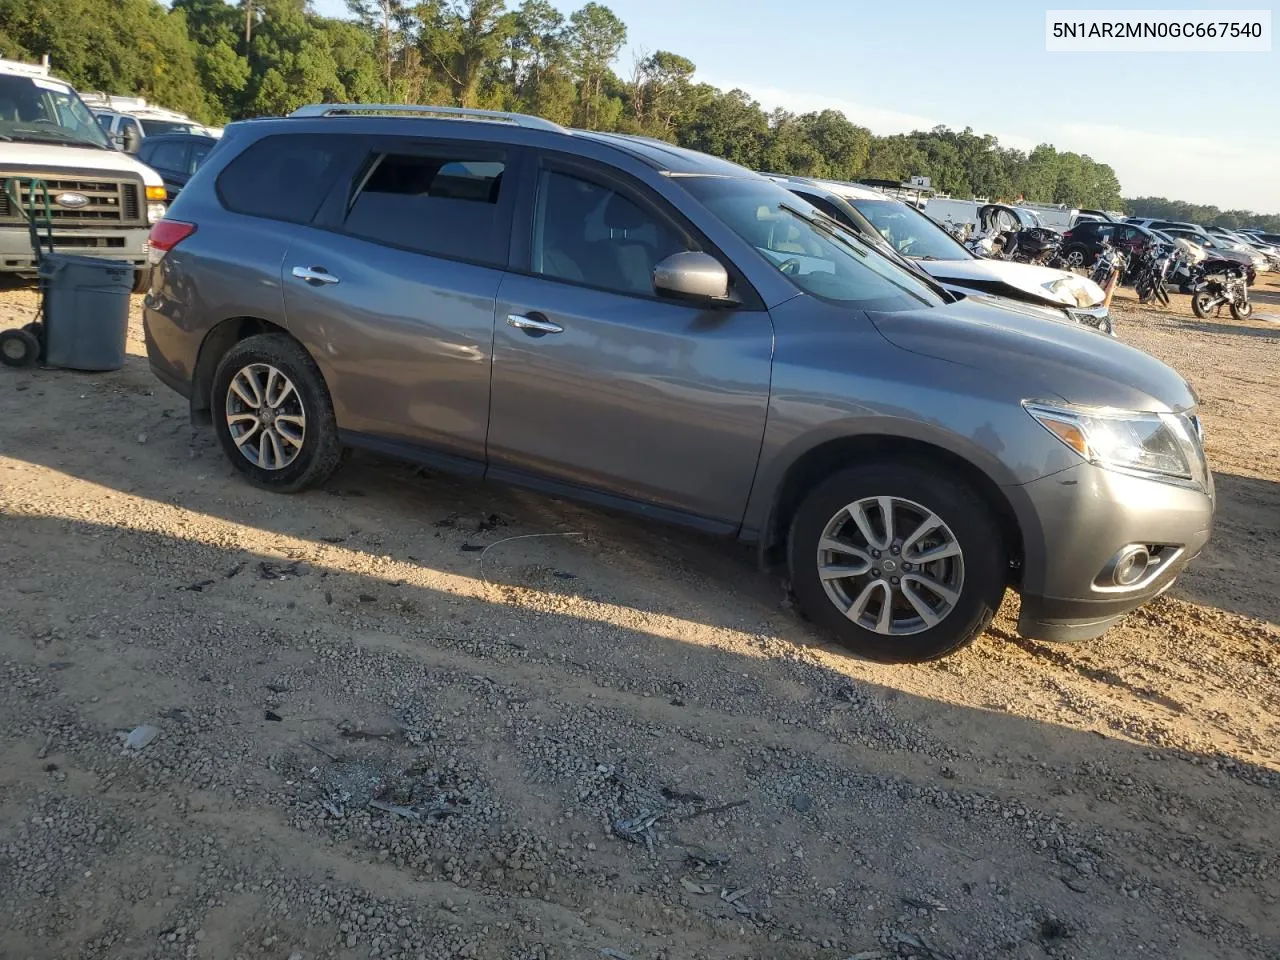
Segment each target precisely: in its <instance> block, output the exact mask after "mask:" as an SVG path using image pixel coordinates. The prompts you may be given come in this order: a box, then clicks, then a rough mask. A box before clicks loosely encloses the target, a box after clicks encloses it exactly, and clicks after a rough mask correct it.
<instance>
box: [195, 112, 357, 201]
mask: <svg viewBox="0 0 1280 960" xmlns="http://www.w3.org/2000/svg"><path fill="white" fill-rule="evenodd" d="M349 155H350V149H349V148H348V147H347V146H346V144H345V143H344V141H343V139H342V138H339V137H332V136H325V135H320V134H278V135H275V136H269V137H263V138H262V139H261V140H257V141H255V142H254V143H252V144H250V145H249V146H248V147H247V148H246V149H245V151H244V152H243V153H241V154H240V155H239V156H238V157H236V158H235V159H234V160H232V161H231V162H230V163H229V164H227V166H226V168H225V169H223V171H222V172H221V173H220V174H218V180H217V193H218V199H219V200H221V201H222V205H223V206H224V207H226V208H227V209H228V210H231V211H232V212H234V213H242V214H245V215H247V216H251V217H264V218H266V219H268V220H286V221H288V222H290V223H310V222H311V219H312V218H313V217H314V216H315V215H316V211H317V210H318V209H319V208H320V204H321V203H322V202H323V201H324V198H325V196H326V195H327V194H328V192H329V190H330V189H331V188H332V187H333V183H334V181H335V180H336V179H337V177H338V174H339V172H340V171H341V169H342V166H343V164H344V163H345V162H346V159H347V157H348V156H349Z"/></svg>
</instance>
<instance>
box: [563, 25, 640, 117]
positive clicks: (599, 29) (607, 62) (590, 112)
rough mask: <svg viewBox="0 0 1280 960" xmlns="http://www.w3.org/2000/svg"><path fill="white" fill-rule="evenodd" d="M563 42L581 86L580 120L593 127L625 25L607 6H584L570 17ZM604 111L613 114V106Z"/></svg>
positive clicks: (602, 102) (622, 39) (603, 105)
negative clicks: (565, 41)
mask: <svg viewBox="0 0 1280 960" xmlns="http://www.w3.org/2000/svg"><path fill="white" fill-rule="evenodd" d="M566 40H567V53H568V60H569V63H570V65H571V66H572V68H573V71H574V73H575V74H576V76H577V78H578V80H579V82H580V84H581V89H580V92H579V96H578V100H579V103H580V105H581V109H580V111H579V117H580V121H581V123H582V124H583V125H584V126H588V127H590V126H595V125H597V121H598V120H599V119H600V113H601V110H602V108H605V104H604V92H603V87H604V82H605V78H606V76H609V75H611V74H612V70H611V69H610V67H611V64H612V63H613V62H614V61H615V60H617V59H618V51H620V50H621V49H622V45H623V44H624V43H626V42H627V27H626V24H624V23H623V22H622V21H621V20H619V19H618V17H617V15H615V14H614V12H613V11H612V10H610V9H609V8H608V7H606V6H603V5H602V4H599V3H594V2H591V3H587V4H586V5H585V6H583V7H582V8H580V9H578V10H575V11H574V12H573V13H572V14H571V15H570V16H569V29H568V35H567V37H566ZM607 109H608V110H609V112H610V113H613V112H614V109H613V107H612V105H609V106H608V107H607ZM615 119H616V118H615ZM600 125H601V126H603V124H600Z"/></svg>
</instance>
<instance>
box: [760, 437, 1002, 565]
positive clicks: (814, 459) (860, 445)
mask: <svg viewBox="0 0 1280 960" xmlns="http://www.w3.org/2000/svg"><path fill="white" fill-rule="evenodd" d="M872 461H874V462H879V463H883V462H885V461H892V462H895V463H909V464H919V465H924V466H928V467H930V468H933V469H937V470H944V471H947V472H948V473H951V474H955V475H958V476H960V477H961V478H962V479H963V480H964V482H965V483H966V484H968V485H969V486H970V487H971V488H973V490H974V491H975V492H976V493H977V494H978V495H979V496H981V497H982V499H983V500H985V501H986V503H987V505H988V506H989V507H990V508H991V512H992V514H993V515H994V516H995V518H996V522H997V523H998V524H999V525H1000V533H1001V536H1002V537H1003V539H1004V543H1005V550H1006V553H1007V555H1008V557H1009V561H1010V580H1011V581H1013V580H1016V579H1017V578H1018V577H1019V576H1020V574H1021V570H1022V556H1023V548H1022V531H1021V529H1020V528H1019V526H1018V519H1017V516H1016V515H1015V514H1014V512H1013V507H1012V506H1011V505H1010V503H1009V500H1008V498H1006V497H1005V495H1004V493H1003V492H1001V490H1000V487H999V485H998V484H996V483H995V481H993V480H992V479H991V478H990V477H988V476H987V474H986V473H984V472H983V471H982V470H980V469H979V468H978V467H976V466H974V465H973V464H972V463H970V462H969V461H968V460H966V459H964V457H961V456H958V455H957V454H954V453H952V452H951V451H949V450H944V449H943V448H942V447H936V446H934V445H933V444H930V443H925V442H923V441H920V440H910V439H907V438H905V437H889V436H862V437H843V438H840V439H838V440H829V441H827V442H826V443H823V444H819V445H818V446H817V447H814V448H813V449H812V450H810V451H809V452H808V453H806V454H804V456H802V457H800V459H799V460H797V461H796V462H795V463H793V464H792V465H791V467H790V468H789V469H788V470H787V475H786V476H785V477H784V478H783V481H782V485H781V486H780V487H779V490H778V495H777V497H776V499H775V501H774V506H773V512H772V514H771V516H770V519H769V524H768V529H767V530H766V531H765V536H764V537H763V538H762V548H763V551H762V552H763V558H764V560H765V562H766V564H768V565H769V566H781V565H782V564H783V563H785V553H786V542H787V536H788V532H789V530H790V528H791V520H792V518H793V517H794V516H795V512H796V510H797V509H799V507H800V504H801V502H802V501H803V500H804V498H805V496H806V495H807V494H808V493H809V491H810V490H812V489H813V488H814V487H816V486H817V485H818V484H820V483H821V482H822V481H823V480H825V479H826V478H827V477H829V476H831V474H833V473H835V472H836V471H837V470H841V469H843V468H845V467H848V466H852V465H854V464H858V463H868V462H872Z"/></svg>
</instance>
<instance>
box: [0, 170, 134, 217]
mask: <svg viewBox="0 0 1280 960" xmlns="http://www.w3.org/2000/svg"><path fill="white" fill-rule="evenodd" d="M11 176H12V175H10V176H4V175H0V191H3V192H0V221H3V222H5V223H15V222H17V223H25V222H26V217H25V216H24V214H25V212H26V211H27V210H28V209H30V203H31V198H30V194H31V176H30V175H27V174H23V175H22V176H21V177H18V178H17V181H18V199H19V201H20V203H21V209H14V206H13V202H12V201H11V200H10V199H9V194H8V189H7V187H8V181H9V179H10V177H11ZM35 176H36V177H38V178H39V179H41V180H43V181H44V183H45V186H46V187H47V188H48V190H49V205H50V213H51V215H52V219H53V225H54V226H55V227H95V226H138V225H142V199H141V196H140V194H141V189H142V188H141V187H140V186H139V185H138V184H137V183H131V182H129V181H127V180H96V179H94V180H89V179H81V178H72V177H40V176H39V174H36V175H35ZM68 193H70V194H79V195H80V196H82V197H84V198H85V199H86V200H87V201H88V203H86V204H84V205H83V206H80V207H70V206H63V205H61V204H59V203H58V201H57V198H58V197H59V196H61V195H63V194H68ZM35 208H36V211H37V219H38V220H39V219H41V218H43V216H44V196H43V195H42V193H41V192H40V191H38V190H37V191H36V196H35Z"/></svg>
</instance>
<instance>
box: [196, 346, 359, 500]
mask: <svg viewBox="0 0 1280 960" xmlns="http://www.w3.org/2000/svg"><path fill="white" fill-rule="evenodd" d="M253 364H267V365H270V366H272V367H275V368H276V369H277V370H279V371H280V372H281V373H283V374H284V375H285V376H286V377H288V378H289V380H291V381H292V382H293V385H294V387H295V389H296V390H297V394H298V397H299V399H300V400H301V405H302V410H303V412H304V414H305V417H306V423H305V429H304V432H303V434H302V443H301V446H300V448H299V449H298V451H297V453H296V456H295V458H294V459H293V460H292V461H291V462H290V463H288V464H287V465H286V466H283V467H281V468H279V469H274V470H271V469H264V468H263V467H261V466H258V465H257V464H256V463H253V462H251V461H250V460H249V458H248V457H247V456H246V455H245V454H244V453H242V452H241V450H240V448H239V447H238V446H237V445H236V442H235V440H234V439H233V438H232V436H231V428H230V427H229V425H228V423H227V414H226V411H227V396H228V392H229V390H230V388H231V381H232V379H233V378H234V377H235V376H236V374H237V373H239V372H240V371H241V370H244V369H245V368H247V367H249V366H251V365H253ZM210 410H211V412H212V414H213V428H214V431H215V432H216V433H217V435H218V442H219V443H221V444H222V449H223V452H224V453H226V455H227V459H229V460H230V461H231V463H232V465H233V466H234V467H235V468H236V469H237V470H239V471H240V472H241V473H243V474H244V475H245V476H246V477H248V478H249V479H250V480H251V481H253V482H254V483H255V484H257V485H258V486H260V487H264V488H266V489H268V490H275V491H277V492H279V493H297V492H298V491H301V490H306V489H308V488H310V487H315V486H318V485H320V484H322V483H324V482H325V481H326V480H327V479H329V477H330V476H331V475H332V474H333V472H334V471H335V470H336V469H337V468H338V466H339V465H340V464H341V463H342V458H343V448H342V444H341V442H340V441H339V440H338V424H337V420H336V419H335V418H334V415H333V401H332V400H331V399H330V398H329V389H328V387H326V386H325V382H324V377H322V376H321V374H320V369H319V368H318V367H317V366H316V364H315V361H314V360H312V359H311V357H310V355H308V353H307V351H306V350H304V349H303V348H302V346H301V345H300V344H299V343H297V341H295V340H292V339H290V338H289V337H286V336H283V335H282V334H274V333H267V334H260V335H258V336H255V337H249V338H247V339H245V340H241V341H240V342H239V343H237V344H236V345H235V346H233V347H232V348H231V349H230V350H228V351H227V352H226V354H225V355H224V356H223V357H222V359H221V360H220V361H219V362H218V369H217V371H216V372H215V373H214V375H213V389H212V393H211V394H210Z"/></svg>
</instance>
